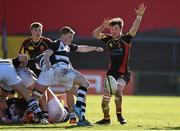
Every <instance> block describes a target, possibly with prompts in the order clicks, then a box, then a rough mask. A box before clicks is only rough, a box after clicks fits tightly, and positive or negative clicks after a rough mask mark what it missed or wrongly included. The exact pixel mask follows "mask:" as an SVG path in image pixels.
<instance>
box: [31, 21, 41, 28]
mask: <svg viewBox="0 0 180 131" xmlns="http://www.w3.org/2000/svg"><path fill="white" fill-rule="evenodd" d="M38 27H41V28H43V25H42V24H41V23H40V22H33V23H32V24H31V25H30V29H34V28H38Z"/></svg>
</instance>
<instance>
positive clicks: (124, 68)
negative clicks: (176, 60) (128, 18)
mask: <svg viewBox="0 0 180 131" xmlns="http://www.w3.org/2000/svg"><path fill="white" fill-rule="evenodd" d="M145 10H146V7H145V6H144V4H143V3H141V4H140V5H139V6H138V9H136V10H135V12H136V15H137V17H136V19H135V21H134V23H133V25H132V27H131V28H130V30H129V32H128V33H125V34H122V29H123V24H124V23H123V20H122V19H121V18H113V19H105V20H104V22H103V23H102V25H101V26H99V27H98V28H97V29H95V30H94V31H93V36H94V37H96V38H97V39H100V40H102V41H104V42H105V43H106V45H107V48H108V50H109V56H110V65H109V67H108V71H107V75H111V76H113V77H114V78H115V79H116V81H117V86H118V91H117V92H116V93H115V104H116V114H117V118H118V121H119V122H120V124H126V120H125V119H124V117H123V116H122V90H123V88H124V87H125V86H126V85H127V84H128V82H129V80H130V72H129V70H128V57H129V51H130V47H131V39H132V37H134V36H135V35H136V32H137V30H138V28H139V25H140V23H141V19H142V17H143V14H144V12H145ZM108 27H109V29H110V34H104V33H102V31H104V30H105V29H106V28H108ZM110 98H111V95H110V93H108V91H107V90H106V89H105V88H104V92H103V99H102V105H101V107H102V110H103V113H104V118H103V119H102V120H100V121H98V122H96V123H97V124H110V115H109V102H110Z"/></svg>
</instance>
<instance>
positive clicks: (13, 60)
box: [12, 57, 21, 68]
mask: <svg viewBox="0 0 180 131" xmlns="http://www.w3.org/2000/svg"><path fill="white" fill-rule="evenodd" d="M12 64H13V66H14V67H15V68H17V67H18V66H20V65H21V62H20V61H19V58H18V57H17V58H15V59H12Z"/></svg>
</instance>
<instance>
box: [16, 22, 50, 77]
mask: <svg viewBox="0 0 180 131" xmlns="http://www.w3.org/2000/svg"><path fill="white" fill-rule="evenodd" d="M42 29H43V25H42V24H41V23H39V22H34V23H32V24H31V25H30V31H31V35H32V36H31V37H30V38H27V39H26V40H24V42H23V43H22V45H21V48H20V50H19V53H23V54H25V53H28V54H29V56H30V58H34V57H36V56H38V55H40V54H42V53H43V52H44V51H45V50H46V49H47V48H48V46H49V44H50V43H51V42H52V40H51V39H49V38H46V37H43V36H42ZM28 67H30V69H31V70H33V71H34V73H35V74H36V75H37V76H39V74H40V70H39V69H37V68H36V66H35V65H34V64H31V63H30V64H28Z"/></svg>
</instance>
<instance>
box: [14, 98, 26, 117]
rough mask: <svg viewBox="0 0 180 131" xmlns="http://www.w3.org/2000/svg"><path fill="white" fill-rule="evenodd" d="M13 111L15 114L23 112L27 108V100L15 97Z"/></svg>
mask: <svg viewBox="0 0 180 131" xmlns="http://www.w3.org/2000/svg"><path fill="white" fill-rule="evenodd" d="M15 109H16V110H15V112H16V113H17V114H19V113H24V112H25V111H26V109H27V102H26V100H25V99H24V98H17V99H16V101H15Z"/></svg>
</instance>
